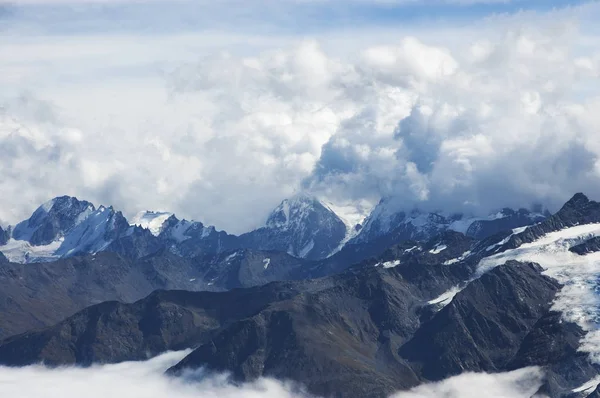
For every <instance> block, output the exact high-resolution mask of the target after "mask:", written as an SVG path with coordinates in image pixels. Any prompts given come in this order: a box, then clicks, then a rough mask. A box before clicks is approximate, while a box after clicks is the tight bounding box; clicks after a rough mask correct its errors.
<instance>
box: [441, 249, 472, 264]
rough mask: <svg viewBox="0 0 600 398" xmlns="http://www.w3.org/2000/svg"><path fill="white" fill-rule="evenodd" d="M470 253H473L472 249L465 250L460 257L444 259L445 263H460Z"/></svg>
mask: <svg viewBox="0 0 600 398" xmlns="http://www.w3.org/2000/svg"><path fill="white" fill-rule="evenodd" d="M469 255H471V251H470V250H469V251H466V252H464V253H463V254H461V256H460V257H457V258H453V259H451V260H448V261H444V262H443V264H444V265H452V264H456V263H459V262H461V261H463V260H464V259H465V258H467V257H469Z"/></svg>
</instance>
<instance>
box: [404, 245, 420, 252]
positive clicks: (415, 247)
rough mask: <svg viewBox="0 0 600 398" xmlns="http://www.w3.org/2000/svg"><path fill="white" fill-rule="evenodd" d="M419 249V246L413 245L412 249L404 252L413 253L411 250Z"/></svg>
mask: <svg viewBox="0 0 600 398" xmlns="http://www.w3.org/2000/svg"><path fill="white" fill-rule="evenodd" d="M417 249H419V246H413V247H411V248H410V249H406V250H404V253H411V252H413V251H414V250H417Z"/></svg>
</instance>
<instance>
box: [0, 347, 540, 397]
mask: <svg viewBox="0 0 600 398" xmlns="http://www.w3.org/2000/svg"><path fill="white" fill-rule="evenodd" d="M188 353H189V351H181V352H171V353H166V354H163V355H160V356H158V357H155V358H153V359H150V360H148V361H145V362H125V363H121V364H116V365H104V366H93V367H90V368H58V369H49V368H45V367H43V366H28V367H24V368H2V367H0V393H1V394H2V396H6V397H21V398H48V397H61V398H80V397H86V398H101V397H115V398H126V397H127V398H142V397H143V398H164V397H172V398H192V397H193V398H213V397H214V398H216V397H219V398H228V397H231V398H234V397H235V398H255V397H256V398H257V397H261V398H264V397H274V398H309V394H307V393H306V392H305V390H303V389H302V388H301V387H299V386H296V385H293V384H291V383H283V382H280V381H276V380H272V379H266V378H263V379H259V380H258V381H256V382H254V383H246V384H243V385H232V384H230V383H229V382H228V377H227V376H226V375H214V374H213V375H208V374H205V373H203V372H202V371H197V372H189V373H188V374H187V375H186V376H185V377H182V378H171V377H168V376H165V374H164V371H165V370H166V369H168V368H169V367H170V366H172V365H174V364H176V363H177V362H178V361H179V360H181V359H182V358H183V357H184V356H185V355H187V354H188ZM540 384H541V372H540V371H539V370H538V369H536V368H527V369H523V370H518V371H515V372H511V373H506V374H497V375H486V374H465V375H461V376H457V377H453V378H450V379H448V380H445V381H442V382H440V383H436V384H431V385H424V386H421V387H418V388H416V389H414V390H412V391H410V392H404V393H399V394H396V395H394V396H393V397H394V398H429V397H431V398H434V397H435V398H438V397H463V398H468V397H471V396H472V397H478V396H480V394H481V391H486V392H487V393H488V394H489V396H493V397H497V398H502V397H506V398H509V397H510V398H520V397H524V398H525V397H526V398H530V397H531V396H532V395H533V394H534V393H535V391H536V390H537V389H538V388H539V386H540Z"/></svg>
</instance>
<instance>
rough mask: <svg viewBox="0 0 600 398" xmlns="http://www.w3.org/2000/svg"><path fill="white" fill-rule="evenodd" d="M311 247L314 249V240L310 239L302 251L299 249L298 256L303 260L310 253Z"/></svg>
mask: <svg viewBox="0 0 600 398" xmlns="http://www.w3.org/2000/svg"><path fill="white" fill-rule="evenodd" d="M313 247H315V241H314V239H311V240H310V241H308V243H307V244H306V245H304V247H303V248H302V249H300V251H299V252H298V256H300V257H301V258H305V257H306V256H307V255H308V253H310V251H311V250H312V249H313Z"/></svg>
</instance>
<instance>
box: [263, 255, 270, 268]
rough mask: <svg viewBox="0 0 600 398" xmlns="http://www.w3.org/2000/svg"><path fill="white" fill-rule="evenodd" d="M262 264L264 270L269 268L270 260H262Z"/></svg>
mask: <svg viewBox="0 0 600 398" xmlns="http://www.w3.org/2000/svg"><path fill="white" fill-rule="evenodd" d="M263 263H264V264H265V267H264V268H265V269H267V268H269V265H270V264H271V259H270V258H265V259H264V260H263Z"/></svg>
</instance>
